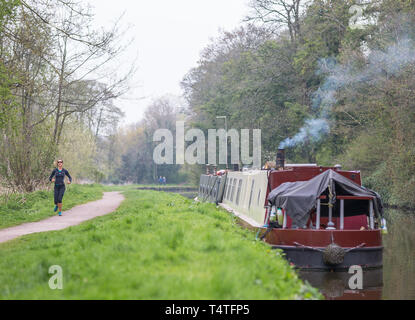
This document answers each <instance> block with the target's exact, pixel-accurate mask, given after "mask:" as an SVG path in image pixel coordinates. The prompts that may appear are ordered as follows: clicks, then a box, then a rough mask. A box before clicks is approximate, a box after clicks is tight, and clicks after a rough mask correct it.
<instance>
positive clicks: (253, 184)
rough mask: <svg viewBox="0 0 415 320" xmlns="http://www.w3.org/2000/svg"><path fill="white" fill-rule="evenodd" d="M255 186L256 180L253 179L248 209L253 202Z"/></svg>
mask: <svg viewBox="0 0 415 320" xmlns="http://www.w3.org/2000/svg"><path fill="white" fill-rule="evenodd" d="M254 187H255V180H252V185H251V193H250V195H249V205H248V209H250V208H251V203H252V194H253V193H254Z"/></svg>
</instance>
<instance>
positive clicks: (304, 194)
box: [268, 170, 383, 227]
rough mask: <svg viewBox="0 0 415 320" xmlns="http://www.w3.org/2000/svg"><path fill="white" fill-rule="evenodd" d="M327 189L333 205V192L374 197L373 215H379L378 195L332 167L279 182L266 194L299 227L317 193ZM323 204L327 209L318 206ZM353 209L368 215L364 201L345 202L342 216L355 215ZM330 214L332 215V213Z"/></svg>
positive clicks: (326, 191) (307, 214) (305, 221)
mask: <svg viewBox="0 0 415 320" xmlns="http://www.w3.org/2000/svg"><path fill="white" fill-rule="evenodd" d="M329 186H330V188H329ZM330 189H331V193H332V195H333V198H332V204H333V205H335V206H336V203H337V201H336V195H342V196H359V197H374V199H375V201H373V204H374V205H373V209H374V212H375V215H376V216H378V217H383V205H382V200H381V198H380V196H379V194H377V193H376V192H374V191H372V190H369V189H367V188H365V187H362V186H359V185H358V184H356V183H354V182H353V181H351V180H350V179H348V178H346V177H344V176H342V175H341V174H339V173H337V172H335V171H333V170H327V171H325V172H323V173H322V174H320V175H318V176H316V177H314V178H313V179H311V180H308V181H298V182H286V183H283V184H281V185H280V186H279V187H278V188H275V189H274V190H272V191H271V193H270V194H269V195H268V201H269V203H270V204H271V206H275V207H277V208H282V209H284V210H285V211H286V212H287V214H288V216H289V217H290V218H291V219H292V220H293V225H294V226H299V227H303V226H305V225H306V223H307V221H308V219H309V214H310V212H311V210H312V209H313V208H315V207H316V206H317V199H318V198H319V197H320V196H321V195H328V194H329V190H330ZM347 204H348V205H347ZM362 205H363V207H362ZM323 207H326V208H327V206H322V210H323ZM362 208H365V209H366V210H365V209H362ZM356 209H358V211H359V210H360V214H363V213H366V214H369V212H368V210H367V209H368V201H357V200H356V201H352V200H346V201H345V212H344V215H345V216H350V215H355V214H356V213H357V212H358V211H356ZM326 210H327V209H326ZM362 210H365V211H362ZM337 212H338V208H337ZM334 216H336V215H335V214H334Z"/></svg>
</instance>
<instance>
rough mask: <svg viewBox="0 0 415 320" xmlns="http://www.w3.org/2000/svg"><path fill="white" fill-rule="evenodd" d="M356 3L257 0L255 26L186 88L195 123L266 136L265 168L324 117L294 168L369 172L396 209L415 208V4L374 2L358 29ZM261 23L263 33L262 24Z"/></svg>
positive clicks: (292, 150) (220, 45) (219, 51)
mask: <svg viewBox="0 0 415 320" xmlns="http://www.w3.org/2000/svg"><path fill="white" fill-rule="evenodd" d="M353 5H358V6H359V5H361V4H360V2H356V1H352V0H340V1H339V0H328V1H326V0H324V1H323V0H313V1H291V0H290V1H288V0H287V1H286V0H284V1H279V0H275V1H274V0H273V1H268V0H265V1H262V0H252V1H251V3H250V6H251V8H252V9H253V10H252V12H251V15H250V16H249V17H248V18H247V20H248V21H252V22H255V24H256V25H257V26H256V27H255V26H252V25H247V26H245V27H243V28H240V29H238V30H235V31H234V32H224V33H223V34H222V35H221V36H220V37H219V38H218V39H216V40H215V41H214V42H213V43H211V44H210V45H209V46H208V47H207V48H206V49H205V51H204V52H203V54H202V56H201V59H200V62H199V64H198V66H197V67H196V68H194V69H192V70H190V72H189V73H188V74H187V75H186V76H185V77H184V79H183V82H182V86H183V89H184V92H185V97H186V99H187V101H188V104H189V109H190V114H191V119H192V121H193V123H194V125H196V126H198V127H199V128H202V129H205V128H210V127H216V122H215V121H216V119H215V118H216V115H227V116H228V119H229V123H230V125H229V126H230V127H233V128H236V129H241V128H261V129H262V139H263V156H264V161H265V160H269V159H270V158H273V157H274V156H275V152H276V149H277V148H278V146H279V144H280V143H281V142H282V141H283V140H284V139H285V138H287V137H292V136H294V135H295V134H296V133H298V132H299V130H302V129H303V130H304V128H305V127H304V126H303V124H304V123H305V121H306V120H307V119H318V118H322V119H324V120H325V121H327V123H328V124H329V127H330V131H329V132H328V133H326V134H324V133H323V134H322V135H321V136H320V139H318V140H316V139H313V138H311V135H310V136H307V135H305V139H303V141H300V142H299V143H297V144H295V145H293V146H291V147H289V149H288V150H287V155H288V157H289V160H290V161H294V162H318V163H320V164H322V165H333V164H335V163H336V162H342V163H343V164H344V165H345V166H346V168H349V169H361V170H362V171H363V177H364V183H365V184H366V185H368V186H371V187H373V188H374V189H376V190H379V191H380V192H381V193H382V195H383V196H384V198H385V199H386V200H387V201H388V202H389V203H394V204H401V205H402V204H406V205H412V206H415V198H414V193H410V192H402V191H403V190H413V189H414V188H415V167H414V161H413V159H415V157H414V155H415V135H414V130H415V121H414V120H415V114H414V110H415V106H414V101H415V100H414V97H413V92H414V91H413V89H414V88H413V84H414V83H415V79H414V78H413V75H414V72H413V71H414V70H413V69H414V67H415V64H414V63H415V20H414V17H415V5H414V2H413V1H410V0H403V1H392V0H391V1H389V0H385V1H373V2H371V3H369V4H368V5H366V6H362V7H361V8H362V10H360V11H359V13H360V12H362V15H363V16H362V17H361V18H362V20H364V21H368V23H366V24H365V25H364V26H362V27H359V28H355V27H354V25H352V24H353V23H354V20H353V19H352V17H354V16H355V15H356V12H355V11H353V10H351V7H352V6H353ZM258 22H260V24H259V25H260V26H258Z"/></svg>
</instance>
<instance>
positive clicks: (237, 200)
mask: <svg viewBox="0 0 415 320" xmlns="http://www.w3.org/2000/svg"><path fill="white" fill-rule="evenodd" d="M241 187H242V179H240V180H239V183H238V193H237V195H236V204H237V205H239V197H240V195H241Z"/></svg>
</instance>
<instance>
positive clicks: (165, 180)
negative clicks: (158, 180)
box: [163, 177, 167, 185]
mask: <svg viewBox="0 0 415 320" xmlns="http://www.w3.org/2000/svg"><path fill="white" fill-rule="evenodd" d="M166 183H167V179H166V177H163V184H164V185H166Z"/></svg>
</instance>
